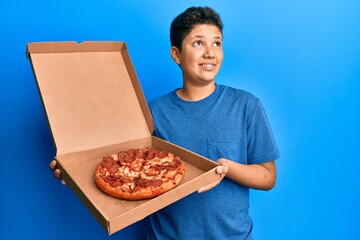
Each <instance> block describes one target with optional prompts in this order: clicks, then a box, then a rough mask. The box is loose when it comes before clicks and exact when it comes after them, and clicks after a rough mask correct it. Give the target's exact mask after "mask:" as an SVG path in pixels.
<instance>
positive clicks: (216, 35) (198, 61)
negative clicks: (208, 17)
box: [171, 24, 224, 85]
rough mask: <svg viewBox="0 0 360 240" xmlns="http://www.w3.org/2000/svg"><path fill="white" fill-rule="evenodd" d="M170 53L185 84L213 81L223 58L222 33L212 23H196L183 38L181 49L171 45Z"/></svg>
mask: <svg viewBox="0 0 360 240" xmlns="http://www.w3.org/2000/svg"><path fill="white" fill-rule="evenodd" d="M171 54H172V57H173V59H174V61H175V62H176V63H177V64H179V65H180V66H181V70H182V72H183V79H184V82H185V83H186V84H196V85H199V84H201V85H204V84H208V83H210V82H214V80H215V77H216V75H217V73H218V72H219V70H220V67H221V64H222V61H223V58H224V55H223V50H222V34H221V32H220V30H219V29H218V28H217V27H216V26H214V25H208V24H200V25H196V26H195V27H194V28H193V30H192V31H191V32H190V33H189V34H188V35H187V36H186V38H185V39H184V40H183V42H182V50H181V51H180V50H179V49H177V48H176V47H172V48H171Z"/></svg>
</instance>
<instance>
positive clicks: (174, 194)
mask: <svg viewBox="0 0 360 240" xmlns="http://www.w3.org/2000/svg"><path fill="white" fill-rule="evenodd" d="M27 55H28V57H29V59H30V61H31V65H32V68H33V72H34V75H35V78H36V81H37V84H38V89H39V92H40V95H41V98H42V102H43V105H44V109H45V112H46V115H47V118H48V122H49V125H50V129H51V132H52V136H53V139H54V144H55V147H56V159H57V161H58V164H59V168H60V169H61V172H62V177H63V179H64V180H65V181H66V182H67V184H68V185H69V186H70V188H71V189H72V190H73V191H74V192H75V194H77V196H78V197H79V198H80V199H81V201H82V202H83V203H84V205H85V206H86V207H87V208H88V209H89V211H90V212H91V213H92V214H93V215H94V217H95V218H96V219H97V220H98V222H99V223H100V224H101V225H102V226H103V227H104V228H105V229H106V230H107V232H108V233H109V234H112V233H114V232H116V231H119V230H120V229H122V228H124V227H126V226H128V225H130V224H132V223H134V222H136V221H139V220H141V219H143V218H145V217H146V216H148V215H150V214H151V213H153V212H155V211H157V210H159V209H161V208H163V207H165V206H167V205H169V204H171V203H172V202H174V201H177V200H179V199H181V198H183V197H185V196H187V195H189V194H190V193H192V192H194V191H197V190H198V189H199V188H200V187H202V186H205V185H207V184H210V183H212V182H214V181H216V180H218V179H219V176H218V175H217V174H216V173H215V167H216V166H217V164H216V163H214V162H213V161H210V160H208V159H206V158H204V157H201V156H199V155H197V154H195V153H192V152H190V151H188V150H186V149H183V148H181V147H179V146H176V145H174V144H171V143H169V142H167V141H164V140H161V139H159V138H156V137H153V136H151V133H152V131H153V128H154V127H153V121H152V117H151V114H150V111H149V108H148V106H147V103H146V100H145V97H144V94H143V92H142V90H141V86H140V83H139V81H138V79H137V76H136V73H135V70H134V68H133V66H132V63H131V59H130V57H129V54H128V51H127V47H126V45H125V43H123V42H83V43H81V44H78V43H76V42H48V43H29V44H28V46H27ZM148 146H154V147H159V148H162V149H166V150H168V151H170V152H172V153H174V154H176V155H178V156H179V157H180V158H181V159H182V160H183V161H184V163H185V169H186V172H185V176H184V179H183V181H182V182H181V184H180V185H179V186H178V187H177V188H175V189H173V190H171V191H169V192H167V193H165V194H163V195H161V196H158V197H156V198H153V199H150V200H143V201H125V200H120V199H115V198H113V197H110V196H107V195H105V194H104V193H102V192H101V191H100V190H99V189H98V188H97V187H96V185H95V183H94V180H93V175H94V171H95V167H96V166H97V164H98V163H99V162H100V161H101V159H102V157H103V156H106V155H109V154H113V153H116V152H119V151H121V150H126V149H128V148H142V147H148Z"/></svg>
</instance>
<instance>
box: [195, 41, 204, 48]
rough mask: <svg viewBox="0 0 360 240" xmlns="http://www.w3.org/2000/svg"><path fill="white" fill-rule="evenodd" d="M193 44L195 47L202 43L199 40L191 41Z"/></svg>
mask: <svg viewBox="0 0 360 240" xmlns="http://www.w3.org/2000/svg"><path fill="white" fill-rule="evenodd" d="M193 45H194V46H195V47H201V46H202V45H203V44H202V42H201V41H195V42H194V43H193Z"/></svg>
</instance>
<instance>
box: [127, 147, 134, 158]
mask: <svg viewBox="0 0 360 240" xmlns="http://www.w3.org/2000/svg"><path fill="white" fill-rule="evenodd" d="M126 152H127V154H128V155H129V156H130V157H135V153H136V149H133V148H131V149H128V150H127V151H126Z"/></svg>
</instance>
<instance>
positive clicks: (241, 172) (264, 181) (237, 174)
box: [226, 160, 276, 190]
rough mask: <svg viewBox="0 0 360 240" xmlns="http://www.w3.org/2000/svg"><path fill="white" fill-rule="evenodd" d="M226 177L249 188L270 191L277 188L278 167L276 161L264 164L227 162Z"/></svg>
mask: <svg viewBox="0 0 360 240" xmlns="http://www.w3.org/2000/svg"><path fill="white" fill-rule="evenodd" d="M227 163H228V172H227V173H226V177H227V178H229V179H231V180H233V181H234V182H236V183H238V184H240V185H242V186H245V187H249V188H254V189H260V190H270V189H272V188H273V187H274V186H275V182H276V167H275V163H274V161H271V162H266V163H262V164H250V165H245V164H240V163H236V162H233V161H230V160H227Z"/></svg>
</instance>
